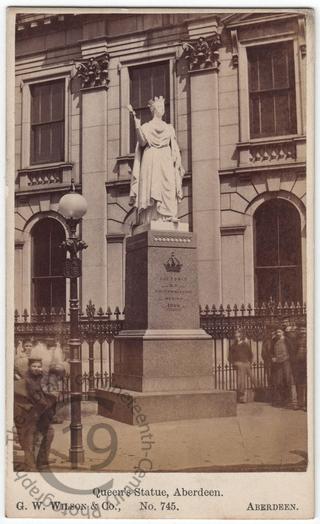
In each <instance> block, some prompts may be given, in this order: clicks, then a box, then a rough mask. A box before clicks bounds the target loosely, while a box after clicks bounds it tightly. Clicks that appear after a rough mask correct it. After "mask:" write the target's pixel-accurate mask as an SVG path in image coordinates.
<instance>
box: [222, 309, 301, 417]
mask: <svg viewBox="0 0 320 524" xmlns="http://www.w3.org/2000/svg"><path fill="white" fill-rule="evenodd" d="M261 356H262V359H263V361H264V369H265V372H266V375H267V381H268V386H269V388H270V390H271V394H272V405H274V406H286V407H288V408H291V409H303V410H306V408H307V337H306V325H305V323H304V322H303V321H301V322H299V323H297V324H295V325H293V324H292V323H291V322H290V321H289V319H285V320H283V322H282V323H281V325H272V326H270V328H269V329H268V331H267V334H266V336H265V338H264V340H263V343H262V354H261ZM252 360H253V354H252V350H251V345H250V341H249V340H248V339H247V338H246V336H245V335H244V333H243V332H241V331H236V333H235V335H234V340H233V342H232V344H231V345H230V350H229V362H230V363H231V364H232V365H233V366H234V368H235V369H236V370H237V400H238V402H240V403H244V402H246V385H247V378H250V380H251V383H252V385H253V388H254V389H255V390H257V389H259V388H261V384H259V382H258V379H257V377H256V376H255V375H254V373H253V370H252Z"/></svg>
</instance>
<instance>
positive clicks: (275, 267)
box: [253, 198, 304, 304]
mask: <svg viewBox="0 0 320 524" xmlns="http://www.w3.org/2000/svg"><path fill="white" fill-rule="evenodd" d="M267 203H268V205H270V203H274V205H275V206H277V207H278V209H277V210H275V211H276V212H277V214H278V215H279V212H280V211H281V209H279V208H280V207H281V205H282V204H284V205H285V206H291V207H292V209H293V210H294V211H295V212H296V216H297V219H298V221H299V222H298V224H297V225H298V226H299V227H298V232H299V246H298V247H299V252H298V263H297V264H283V265H281V263H280V261H279V244H280V242H279V241H280V238H279V220H277V246H278V252H277V255H278V264H277V265H276V264H272V265H261V264H260V265H257V238H258V234H257V221H256V214H257V213H259V211H261V207H262V206H264V205H265V204H267ZM301 226H302V224H301V216H300V213H299V211H298V210H297V208H296V207H295V206H294V205H293V204H292V203H291V202H289V201H288V200H286V199H281V198H270V199H268V200H266V201H264V202H263V203H262V204H261V205H259V206H258V207H257V209H256V210H255V211H254V213H253V256H254V260H253V265H254V266H253V275H254V298H255V300H254V302H255V303H257V304H261V303H262V302H266V301H267V299H266V300H261V299H260V297H259V296H258V282H257V281H258V276H257V272H258V271H259V270H269V271H270V272H274V273H276V274H277V280H278V290H277V293H279V291H280V292H281V288H279V274H280V278H281V271H285V270H288V271H290V270H291V269H292V270H296V271H298V272H299V273H300V277H299V278H300V283H299V284H300V285H299V289H300V295H301V296H300V300H298V301H300V303H302V300H303V288H304V286H303V244H302V237H301ZM272 298H273V299H275V300H276V302H278V301H279V300H278V298H277V297H272ZM280 302H281V303H284V302H285V301H284V300H282V297H281V298H280Z"/></svg>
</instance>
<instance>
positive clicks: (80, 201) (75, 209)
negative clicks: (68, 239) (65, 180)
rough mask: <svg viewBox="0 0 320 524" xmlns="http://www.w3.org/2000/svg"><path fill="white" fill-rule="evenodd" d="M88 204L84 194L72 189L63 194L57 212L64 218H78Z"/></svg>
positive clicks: (85, 210) (83, 213)
mask: <svg viewBox="0 0 320 524" xmlns="http://www.w3.org/2000/svg"><path fill="white" fill-rule="evenodd" d="M87 208H88V204H87V201H86V199H85V198H84V196H82V195H80V194H79V193H75V192H74V191H72V192H70V193H67V194H66V195H63V197H61V198H60V201H59V209H58V211H59V213H60V214H61V215H62V216H64V218H65V219H66V220H67V219H70V218H73V219H74V220H80V218H82V217H83V216H84V215H85V214H86V212H87Z"/></svg>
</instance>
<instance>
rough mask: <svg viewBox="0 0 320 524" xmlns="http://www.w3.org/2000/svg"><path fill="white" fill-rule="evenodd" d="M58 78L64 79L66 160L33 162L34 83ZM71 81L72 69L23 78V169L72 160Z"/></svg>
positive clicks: (52, 80)
mask: <svg viewBox="0 0 320 524" xmlns="http://www.w3.org/2000/svg"><path fill="white" fill-rule="evenodd" d="M57 80H64V160H62V161H57V162H56V161H55V162H43V163H40V162H39V163H38V162H37V163H31V98H32V97H31V87H32V86H33V85H38V84H39V85H40V84H48V83H49V82H55V81H57ZM70 81H71V70H70V68H68V69H67V70H65V71H62V72H61V71H60V72H59V73H56V74H55V75H39V74H38V75H35V76H33V77H32V78H26V79H23V80H22V82H21V89H22V149H21V169H30V170H32V169H36V168H37V169H38V168H40V167H46V166H55V165H61V164H66V163H69V162H70V156H71V151H70V148H71V146H70V144H69V136H70V135H71V131H70V129H69V128H70V123H71V118H70V111H69V108H70V96H69V93H70Z"/></svg>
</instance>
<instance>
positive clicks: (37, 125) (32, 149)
mask: <svg viewBox="0 0 320 524" xmlns="http://www.w3.org/2000/svg"><path fill="white" fill-rule="evenodd" d="M58 83H59V84H60V85H61V86H62V93H63V103H62V109H63V117H62V118H60V119H52V120H48V121H41V122H34V121H33V119H32V104H33V95H32V88H33V87H35V86H37V87H38V86H52V85H53V84H58ZM50 94H51V96H52V94H53V90H51V93H50ZM65 95H66V93H65V82H64V80H63V79H62V80H61V79H58V80H53V81H52V80H50V81H49V82H41V83H40V84H39V83H38V84H33V85H32V86H30V96H31V104H30V133H31V138H30V164H31V165H33V166H37V165H39V164H43V163H50V164H51V163H55V162H64V161H65V141H64V132H65V119H66V104H65ZM55 124H62V125H61V127H62V133H63V137H62V138H63V151H62V158H58V159H55V160H37V159H36V154H35V138H34V130H35V129H37V128H38V129H39V128H40V127H43V126H50V127H51V126H54V125H55Z"/></svg>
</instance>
